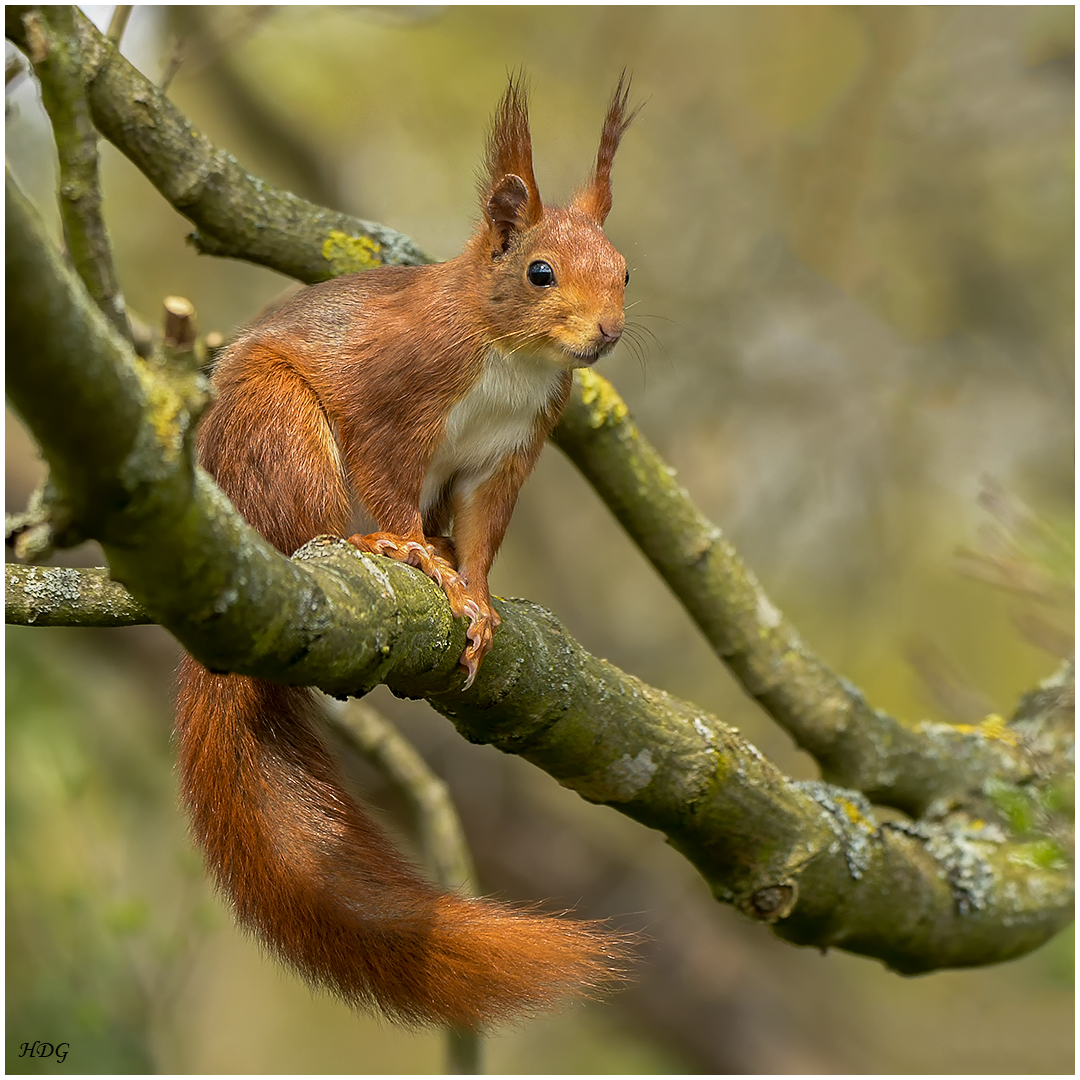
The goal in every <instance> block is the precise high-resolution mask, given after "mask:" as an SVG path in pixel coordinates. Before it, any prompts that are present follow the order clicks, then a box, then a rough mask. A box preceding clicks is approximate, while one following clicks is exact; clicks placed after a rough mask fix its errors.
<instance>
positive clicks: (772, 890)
mask: <svg viewBox="0 0 1080 1080" xmlns="http://www.w3.org/2000/svg"><path fill="white" fill-rule="evenodd" d="M798 898H799V888H798V886H797V885H796V884H795V882H794V881H783V882H779V883H777V884H775V885H764V886H762V888H760V889H755V890H754V892H752V893H751V894H750V896H749V897H747V898H746V899H745V900H744V901H743V902H742V903H741V904H740V905H739V907H740V908H741V909H742V911H743V912H744V913H745V914H746V915H749V916H750V918H752V919H755V920H756V921H757V922H767V923H773V922H778V921H779V920H780V919H786V918H787V917H788V916H789V915H790V914H791V913H792V911H794V910H795V902H796V901H797V900H798Z"/></svg>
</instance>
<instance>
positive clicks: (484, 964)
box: [177, 80, 629, 1026]
mask: <svg viewBox="0 0 1080 1080" xmlns="http://www.w3.org/2000/svg"><path fill="white" fill-rule="evenodd" d="M628 122H629V117H628V115H627V88H626V87H625V86H624V83H623V81H622V80H620V83H619V87H618V89H617V91H616V93H615V97H614V98H613V100H612V103H611V106H610V108H609V111H608V116H607V120H606V122H605V125H604V130H603V136H602V139H601V146H600V152H599V155H598V159H597V167H596V170H595V171H594V174H593V176H592V178H591V180H590V182H589V184H588V185H587V186H586V188H585V189H584V190H583V191H582V192H581V193H579V195H578V196H577V197H576V198H575V200H574V203H573V204H572V205H571V206H570V207H568V208H566V209H560V208H558V207H545V206H544V205H543V204H542V203H541V201H540V194H539V191H538V190H537V187H536V181H535V178H534V176H533V170H532V152H531V146H530V142H529V127H528V113H527V103H526V99H525V94H524V92H523V90H522V88H521V85H520V83H519V82H515V81H514V80H511V83H510V86H509V88H508V90H507V92H506V94H505V95H504V97H503V99H502V101H501V102H500V105H499V108H498V110H497V112H496V117H495V122H494V125H493V129H492V133H491V136H490V139H489V143H488V161H487V165H488V169H487V175H486V177H485V179H484V182H483V185H482V189H481V206H482V209H483V220H482V222H481V224H480V225H479V227H478V228H477V231H476V233H475V234H474V236H473V237H472V239H471V240H470V241H469V244H468V245H467V247H466V249H465V251H464V252H463V253H462V254H461V255H460V256H458V258H456V259H452V260H451V261H449V262H447V263H442V264H440V265H437V266H424V267H411V268H400V267H398V268H391V267H385V268H381V269H377V270H370V271H367V272H365V273H362V274H355V275H350V276H348V277H342V278H337V279H335V280H333V281H328V282H324V283H322V284H320V285H316V286H313V287H312V288H309V289H306V290H304V291H303V292H301V293H299V294H298V295H297V296H295V297H293V298H292V299H291V300H289V301H288V302H286V303H285V304H283V305H282V306H280V307H279V308H277V309H275V310H274V311H273V312H271V313H270V314H269V315H267V316H266V317H265V318H264V319H262V320H261V321H260V322H259V323H257V324H256V325H254V326H253V327H251V328H249V329H247V330H246V331H244V332H243V333H241V334H240V335H239V337H238V338H237V339H236V341H234V342H233V343H232V344H231V345H230V346H229V348H228V349H227V350H226V351H225V353H224V354H223V356H222V358H221V360H220V362H219V364H218V368H217V371H216V373H215V376H214V381H215V384H216V386H217V390H218V398H217V401H216V402H215V404H214V406H213V408H212V409H211V410H210V412H209V414H208V415H207V417H206V419H205V420H204V422H203V426H202V428H201V430H200V452H201V457H202V463H203V465H204V466H205V467H206V469H207V470H208V471H209V472H211V473H212V474H213V476H214V477H215V478H216V480H217V482H218V484H219V485H220V486H221V488H222V489H223V490H224V491H225V492H226V494H228V495H229V497H230V498H231V499H232V501H233V503H234V504H235V505H236V507H237V509H238V510H239V511H240V513H241V514H243V515H244V517H245V518H246V519H247V520H248V521H249V522H250V523H251V524H252V525H253V526H254V527H255V528H256V529H258V530H259V531H260V532H261V533H262V534H263V535H264V536H265V537H266V538H267V539H268V540H269V541H270V542H271V543H273V544H274V546H275V547H277V548H278V549H279V550H280V551H283V552H285V553H291V552H292V551H294V550H295V549H296V548H298V547H299V546H300V545H302V544H303V543H304V542H306V541H307V540H309V539H311V537H313V536H315V535H317V534H319V533H327V532H329V533H338V534H340V533H342V532H343V531H344V530H345V528H346V526H347V524H348V521H349V518H350V514H351V512H352V507H353V503H354V501H359V503H360V504H362V506H363V507H364V508H365V509H366V510H367V512H368V513H369V514H370V515H371V516H372V517H373V518H374V519H375V521H376V522H377V525H378V528H379V530H380V531H379V532H377V533H373V534H370V535H369V536H354V537H352V538H351V539H352V542H353V543H355V544H356V545H357V546H358V547H360V548H361V549H362V550H367V551H375V552H380V553H382V554H387V555H390V556H391V557H393V558H397V559H401V560H402V561H406V562H411V563H413V564H414V565H418V566H420V567H421V569H423V570H424V572H425V573H428V574H430V575H431V576H433V577H435V578H436V580H438V581H439V582H440V584H441V585H442V586H443V588H444V590H445V591H446V594H447V596H448V598H449V600H450V603H451V607H452V608H453V610H454V611H455V613H456V614H458V615H464V616H466V617H468V618H469V621H470V626H469V646H468V648H467V649H466V651H465V653H464V654H463V656H462V667H463V668H464V669H465V671H466V672H467V674H468V680H467V684H470V683H471V682H472V679H473V678H474V676H475V674H476V671H477V669H478V668H479V666H480V664H481V663H482V661H483V658H484V656H485V655H486V653H487V652H488V650H489V649H490V647H491V642H492V635H493V633H494V631H495V629H496V628H497V626H498V616H497V615H496V613H495V611H494V609H493V607H492V605H491V596H490V593H489V591H488V584H487V575H488V571H489V569H490V567H491V563H492V560H493V559H494V558H495V554H496V552H497V551H498V548H499V545H500V543H501V542H502V538H503V534H504V532H505V530H506V526H507V524H508V522H509V520H510V515H511V513H512V512H513V508H514V503H515V501H516V499H517V493H518V490H519V489H520V487H521V485H522V483H523V482H524V481H525V478H526V477H527V476H528V474H529V472H530V471H531V470H532V467H533V464H534V463H535V461H536V458H537V455H538V454H539V452H540V449H541V447H542V445H543V442H544V440H545V438H546V437H547V435H548V433H549V432H550V430H551V428H552V427H553V426H554V424H555V422H556V421H557V419H558V417H559V414H560V412H561V411H562V408H563V406H564V405H565V403H566V398H567V395H568V393H569V388H570V372H571V370H572V369H573V368H574V367H577V366H581V365H583V364H588V363H592V362H593V361H595V360H596V359H598V358H599V357H600V356H601V355H602V354H603V353H605V352H607V351H608V350H609V349H610V348H611V347H612V345H613V344H614V343H615V341H617V340H618V337H619V335H620V334H621V332H622V329H623V290H624V282H625V273H626V264H625V261H624V260H623V259H622V257H621V256H620V255H619V254H618V252H616V251H615V249H614V248H613V247H612V246H611V244H610V242H609V241H608V240H607V239H606V237H605V236H604V234H603V231H602V229H601V225H602V224H603V221H604V218H605V217H606V215H607V212H608V209H609V208H610V206H611V190H610V166H611V159H612V157H613V155H614V153H615V149H616V147H617V145H618V142H619V139H620V137H621V135H622V133H623V131H624V130H625V127H626V125H627V123H628ZM537 260H543V261H545V262H546V263H547V264H549V266H550V267H551V268H552V270H553V272H554V278H555V283H554V284H553V285H552V286H551V287H543V288H542V287H538V286H537V284H536V283H535V282H533V281H531V280H530V279H529V277H528V276H527V275H528V273H529V267H530V265H533V264H534V263H535V262H536V261H537ZM500 395H502V396H503V397H505V398H506V400H505V401H503V399H502V397H500ZM515 395H516V396H515ZM518 397H520V398H521V402H522V403H521V404H520V406H519V405H516V404H513V403H512V402H511V401H510V399H513V400H514V401H517V398H518ZM489 420H490V425H491V432H490V433H489V432H487V431H486V429H485V427H484V425H485V423H487V422H488V421H489ZM489 435H490V437H489ZM470 440H471V441H470ZM500 440H501V441H500ZM440 454H441V455H442V457H440V456H439V455H440ZM470 454H471V455H472V456H470ZM485 454H486V455H488V456H487V457H484V456H483V455H485ZM492 455H494V457H492ZM489 459H490V460H489ZM437 462H441V463H442V464H441V465H438V466H437V465H436V463H437ZM447 463H448V464H447ZM439 468H445V469H446V470H447V474H446V476H445V478H444V477H442V474H441V473H439V472H438V469H439ZM429 470H430V471H431V475H430V476H429ZM425 478H427V479H428V481H429V485H428V486H429V488H431V485H432V484H434V483H436V482H437V483H438V485H439V486H438V488H437V490H435V489H432V490H428V491H427V494H426V495H425V494H424V491H425ZM433 478H434V479H433ZM425 498H426V499H427V503H426V505H423V504H422V500H423V499H425ZM451 525H452V534H451V536H452V539H451V538H450V536H447V535H446V534H447V533H448V530H450V527H451ZM452 558H453V561H451V559H452ZM315 708H316V706H315V702H314V700H313V698H312V695H311V694H310V692H309V691H307V690H303V689H298V688H295V687H284V686H277V685H274V684H271V683H267V682H263V681H260V680H256V679H250V678H247V677H244V676H238V675H213V674H211V673H210V672H208V671H207V670H206V669H205V668H203V667H201V666H200V665H199V664H197V663H196V662H195V661H194V660H192V659H190V658H185V660H184V661H183V663H182V665H181V669H180V689H179V697H178V704H177V731H178V734H179V742H180V774H181V786H182V792H183V799H184V802H185V804H186V806H187V808H188V811H189V813H190V815H191V820H192V825H193V829H194V832H195V835H196V837H197V839H198V841H199V844H200V846H201V847H202V848H203V851H204V852H205V854H206V859H207V862H208V864H209V866H210V869H211V871H212V873H213V874H214V876H215V878H216V880H217V883H218V884H219V886H220V887H221V888H222V890H223V891H224V892H225V893H226V894H227V895H228V897H229V898H230V900H231V902H232V904H233V907H234V909H235V911H236V914H237V917H238V919H239V920H240V921H241V923H243V924H244V925H245V926H247V927H248V928H250V929H251V930H253V931H254V932H255V933H256V934H257V935H258V936H259V937H260V938H261V940H262V941H264V942H265V943H266V945H267V946H268V947H269V948H270V949H271V950H272V951H273V952H274V953H275V954H276V955H278V956H279V957H280V958H281V959H282V960H283V961H284V962H286V963H287V964H289V965H291V966H292V967H294V968H295V969H296V970H297V971H299V972H300V973H301V974H302V975H304V976H305V977H306V978H307V979H309V980H310V981H312V982H313V983H316V984H321V985H325V986H327V987H329V988H330V989H331V990H333V991H335V992H336V993H338V994H340V995H341V996H342V997H343V998H344V999H346V1000H347V1001H349V1002H352V1003H355V1004H361V1005H372V1006H376V1007H378V1008H380V1009H382V1010H384V1011H385V1012H387V1013H389V1014H391V1015H394V1016H397V1017H399V1018H402V1019H404V1020H407V1021H415V1022H425V1021H432V1022H452V1023H456V1024H462V1025H473V1026H476V1025H480V1024H484V1023H487V1022H491V1021H494V1020H498V1019H502V1018H505V1017H509V1016H512V1015H514V1014H516V1013H519V1012H522V1011H526V1010H529V1009H531V1008H535V1007H538V1006H541V1005H544V1004H547V1003H548V1002H550V1001H552V1000H554V999H555V998H556V997H558V996H560V995H562V994H564V993H569V992H575V991H579V990H581V989H582V988H588V987H592V986H596V985H598V984H599V983H601V982H603V981H605V980H606V979H607V978H609V977H610V975H611V973H612V972H613V971H614V970H615V969H617V967H618V960H619V958H620V956H621V954H622V952H623V949H622V946H621V944H620V942H619V939H617V938H616V937H613V936H612V935H610V934H607V933H606V932H604V931H603V930H601V929H598V928H597V927H595V926H594V925H592V924H588V923H582V922H573V921H570V920H565V919H556V918H550V917H546V916H541V915H537V914H533V913H530V912H523V911H520V910H516V909H512V908H508V907H506V906H504V905H500V904H496V903H494V902H492V901H487V900H471V899H466V898H463V897H460V896H457V895H454V894H451V893H443V892H440V891H439V890H438V889H436V888H435V887H434V886H432V885H430V884H429V883H428V882H426V881H424V880H423V879H422V878H421V877H419V876H418V875H417V874H416V872H415V871H414V870H413V869H412V868H411V867H410V866H409V865H408V864H407V863H406V862H405V861H404V860H403V859H402V857H401V856H400V855H399V854H398V853H397V852H396V851H395V850H394V848H393V846H392V845H391V844H390V842H389V841H388V840H387V838H386V837H385V836H384V835H383V833H382V832H381V831H380V830H379V829H378V827H377V826H375V825H374V824H373V823H372V821H371V820H370V819H369V818H368V817H367V816H366V815H365V814H364V812H363V811H362V810H361V809H360V807H359V806H358V805H357V804H356V803H355V802H354V801H353V800H352V799H351V798H350V796H349V795H348V794H347V793H346V791H345V789H344V787H343V785H342V782H341V779H340V777H339V775H338V771H337V767H336V765H335V763H334V761H333V759H332V757H331V756H330V754H329V753H328V752H327V751H326V749H325V748H324V747H323V744H322V742H321V741H320V738H319V736H318V734H317V733H316V724H315V719H314V712H315Z"/></svg>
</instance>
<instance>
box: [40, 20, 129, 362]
mask: <svg viewBox="0 0 1080 1080" xmlns="http://www.w3.org/2000/svg"><path fill="white" fill-rule="evenodd" d="M25 18H26V20H31V19H33V20H36V21H37V22H38V24H39V25H38V27H37V31H36V32H37V34H38V35H39V40H40V43H41V47H40V48H39V50H38V56H37V58H35V57H33V56H32V57H31V59H32V60H33V64H34V70H35V72H36V73H37V76H38V79H39V80H40V82H41V98H42V102H43V103H44V105H45V109H46V111H47V112H48V114H49V119H50V120H51V121H52V127H53V134H54V135H55V137H56V152H57V155H58V157H59V160H60V217H61V220H62V221H63V225H64V239H65V241H66V243H67V248H68V253H69V254H70V256H71V261H72V264H73V265H74V267H75V269H76V271H77V272H78V274H79V277H81V278H82V280H83V284H84V285H85V286H86V288H87V291H88V292H89V293H90V295H91V296H92V297H93V298H94V302H95V303H96V304H97V305H98V307H100V308H101V310H102V311H103V312H105V314H106V316H107V317H108V319H109V321H110V322H111V323H112V324H113V326H114V327H115V328H116V329H117V330H118V331H119V332H120V334H121V335H122V336H123V337H124V338H125V339H126V340H128V341H131V328H130V327H129V326H128V320H127V312H126V309H125V306H124V296H123V293H122V292H121V291H120V285H119V282H118V280H117V277H116V271H115V269H114V267H113V259H112V247H111V245H110V244H109V234H108V231H107V230H106V228H105V220H104V218H103V217H102V213H101V186H100V182H99V178H98V150H97V132H96V131H95V130H94V125H93V121H92V120H91V118H90V108H89V105H88V104H87V101H86V90H85V86H84V84H83V74H82V56H81V54H80V51H79V42H78V35H77V34H76V30H75V20H74V15H73V10H72V8H70V7H67V6H57V7H42V8H39V9H37V11H36V12H32V13H30V14H28V15H27V16H26V17H25Z"/></svg>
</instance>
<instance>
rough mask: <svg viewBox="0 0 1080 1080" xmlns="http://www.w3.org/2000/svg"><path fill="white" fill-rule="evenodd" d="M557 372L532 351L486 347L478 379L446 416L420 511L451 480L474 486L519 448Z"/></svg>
mask: <svg viewBox="0 0 1080 1080" xmlns="http://www.w3.org/2000/svg"><path fill="white" fill-rule="evenodd" d="M561 375H562V372H561V371H560V369H559V368H558V367H557V366H556V365H555V364H553V363H552V362H551V360H548V359H546V358H544V357H542V356H538V355H536V354H535V353H530V352H524V351H521V352H512V353H504V352H500V351H499V350H497V349H494V348H492V349H491V350H490V351H489V352H488V355H487V357H486V358H485V360H484V369H483V373H482V374H481V376H480V378H479V379H478V380H477V382H476V383H475V385H474V386H473V388H472V389H471V390H470V391H469V392H468V393H467V394H466V395H465V396H464V397H463V398H462V399H461V400H460V401H458V402H457V403H456V404H455V405H454V407H453V408H452V409H451V410H450V413H449V415H448V416H447V418H446V429H445V432H444V435H443V441H442V443H441V444H440V445H439V447H438V448H437V449H436V451H435V456H434V457H433V458H432V459H431V464H430V465H429V466H428V471H427V475H426V476H425V477H424V487H423V490H422V492H421V495H420V511H421V513H424V512H426V511H427V509H428V508H429V507H430V506H431V505H432V504H433V503H434V502H436V501H437V500H438V498H439V496H440V494H441V492H442V491H443V490H444V488H445V487H446V485H447V484H448V483H450V482H451V481H453V482H454V484H455V486H457V484H459V483H460V484H464V485H466V486H467V487H470V488H475V487H476V486H477V485H478V484H481V483H483V482H484V481H485V480H486V479H487V478H488V477H489V476H490V475H491V474H492V473H493V472H494V471H495V468H496V466H497V465H498V464H499V462H501V461H502V460H503V459H504V458H505V457H506V456H507V455H508V454H510V453H512V452H513V451H514V450H517V449H519V448H520V447H522V446H524V445H525V444H526V443H527V442H528V441H529V440H530V439H531V438H532V434H533V429H534V426H535V424H536V418H537V415H538V414H539V413H540V411H541V410H542V409H543V408H544V406H545V405H547V403H548V401H549V400H550V399H551V397H552V395H553V394H554V393H555V392H556V390H557V389H558V386H559V379H560V377H561Z"/></svg>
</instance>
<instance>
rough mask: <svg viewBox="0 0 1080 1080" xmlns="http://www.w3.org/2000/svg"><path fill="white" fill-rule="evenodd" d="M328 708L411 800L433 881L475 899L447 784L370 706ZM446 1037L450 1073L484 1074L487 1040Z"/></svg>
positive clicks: (470, 1032)
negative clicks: (483, 1058) (482, 1061)
mask: <svg viewBox="0 0 1080 1080" xmlns="http://www.w3.org/2000/svg"><path fill="white" fill-rule="evenodd" d="M327 704H328V708H327V714H328V716H329V718H330V720H331V722H332V723H333V724H334V726H335V727H336V728H337V729H338V730H339V731H341V732H343V733H344V734H345V735H346V736H347V737H348V739H349V741H350V742H351V743H352V745H353V746H354V747H356V749H357V750H359V751H360V753H362V754H363V755H364V757H366V758H367V759H368V761H370V762H371V763H372V764H373V765H374V766H375V767H376V768H377V769H378V770H379V771H380V772H381V773H382V774H383V776H385V777H386V778H387V780H389V781H390V783H391V784H393V786H394V787H395V788H396V789H397V790H398V791H400V792H401V793H402V794H403V795H404V796H405V798H406V799H407V800H408V802H409V805H410V806H411V808H412V811H413V814H414V815H415V818H416V825H417V831H418V833H419V834H420V846H421V849H422V850H423V853H424V862H425V864H426V865H427V868H428V871H429V872H430V873H431V875H432V877H434V878H435V880H436V881H437V882H438V883H439V884H440V885H441V886H442V887H443V888H444V889H447V890H450V891H454V892H461V893H464V894H466V895H467V896H476V895H477V893H478V891H479V890H478V888H477V884H476V875H475V871H474V870H473V863H472V856H471V855H470V854H469V845H468V842H467V841H466V839H465V832H464V830H463V829H462V827H461V820H460V819H459V818H458V815H457V810H455V808H454V801H453V799H452V798H451V797H450V790H449V788H447V786H446V784H445V783H444V782H443V781H442V780H440V779H439V777H438V776H436V774H435V773H434V772H433V771H432V770H431V769H430V768H429V767H428V764H427V762H426V761H424V759H423V758H422V757H421V756H420V753H419V752H418V751H417V749H416V748H415V747H414V746H413V745H412V743H410V742H409V740H408V739H406V738H405V736H404V735H402V734H401V732H400V731H398V730H397V728H396V727H394V725H393V724H391V723H390V721H389V720H387V719H386V718H385V717H384V716H382V715H381V714H380V713H379V712H377V711H376V710H375V709H373V708H372V707H371V706H370V705H368V704H367V703H366V702H363V701H358V700H356V699H353V700H351V701H349V703H348V704H347V705H344V706H338V705H336V704H335V703H333V702H328V703H327ZM446 1038H447V1047H446V1049H447V1072H450V1073H455V1074H468V1075H473V1074H477V1073H480V1072H482V1068H481V1062H480V1053H481V1048H482V1046H483V1040H482V1038H481V1036H480V1034H479V1033H478V1032H477V1031H475V1030H474V1029H472V1028H461V1027H451V1028H449V1029H448V1030H447V1033H446Z"/></svg>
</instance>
